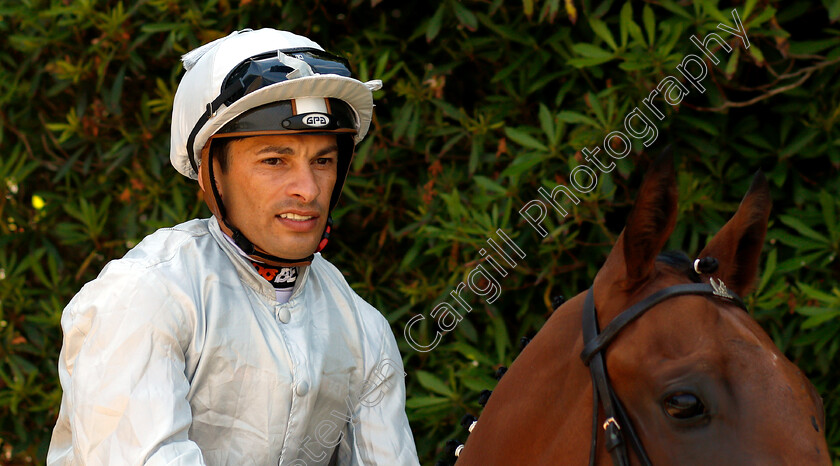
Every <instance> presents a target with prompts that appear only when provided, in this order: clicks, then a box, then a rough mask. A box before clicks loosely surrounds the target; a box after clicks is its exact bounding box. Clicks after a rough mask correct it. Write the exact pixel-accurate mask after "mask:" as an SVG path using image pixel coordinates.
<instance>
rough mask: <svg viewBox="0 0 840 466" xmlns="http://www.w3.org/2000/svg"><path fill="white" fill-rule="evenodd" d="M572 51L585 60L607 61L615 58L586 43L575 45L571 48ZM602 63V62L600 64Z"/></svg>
mask: <svg viewBox="0 0 840 466" xmlns="http://www.w3.org/2000/svg"><path fill="white" fill-rule="evenodd" d="M572 50H574V51H575V53H577V54H578V55H583V56H584V57H587V58H594V59H598V60H604V61H609V60H612V59H613V58H615V55H614V54H612V53H610V52H607V51H606V50H604V49H602V48H600V47H597V46H595V45H592V44H587V43H577V44H575V45H573V46H572ZM601 63H603V62H601Z"/></svg>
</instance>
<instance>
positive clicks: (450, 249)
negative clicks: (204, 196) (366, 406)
mask: <svg viewBox="0 0 840 466" xmlns="http://www.w3.org/2000/svg"><path fill="white" fill-rule="evenodd" d="M733 7H734V8H737V10H738V12H739V15H740V18H741V19H742V20H743V22H744V24H745V26H746V28H747V33H748V37H749V40H750V48H749V49H746V50H745V49H744V46H743V44H742V43H741V41H740V40H739V39H738V38H736V37H734V36H732V35H730V34H728V33H726V32H724V31H721V30H719V29H717V28H716V27H717V24H718V23H720V22H723V23H725V24H727V25H732V24H733V20H732V16H731V13H730V11H731V10H732V8H733ZM838 18H840V7H838V3H837V2H836V1H823V2H821V3H820V2H781V1H778V0H770V1H769V2H757V1H755V0H745V1H743V2H736V3H735V4H734V5H722V4H721V3H720V2H718V1H717V0H702V1H696V2H693V3H692V2H688V1H679V2H677V1H670V0H667V1H666V0H662V1H658V2H650V3H642V2H629V1H628V2H623V1H612V0H606V1H604V2H597V4H591V3H589V2H583V3H581V2H580V1H574V0H563V1H560V0H522V1H519V0H508V1H505V0H462V1H456V0H442V1H437V2H421V1H401V2H382V1H381V0H371V1H370V2H368V1H366V0H315V1H312V2H281V1H268V0H239V1H236V0H191V1H174V0H146V1H137V2H121V1H114V0H77V1H72V2H71V1H60V0H26V1H17V0H14V1H13V0H0V37H2V39H0V40H1V41H2V47H0V62H2V67H1V68H0V74H2V77H0V150H2V158H0V183H2V184H1V185H0V186H1V187H2V189H3V196H0V234H2V236H0V243H2V246H3V248H2V250H0V443H2V451H0V463H5V462H8V463H10V464H12V463H15V464H16V463H24V462H26V461H27V458H30V459H33V460H34V461H35V462H42V461H43V459H44V457H45V454H46V447H47V445H48V442H49V437H50V432H51V428H52V426H53V424H54V421H55V418H56V415H57V412H58V404H59V401H60V395H61V394H60V387H59V385H58V380H57V374H56V366H57V358H58V352H59V349H60V346H61V330H60V325H59V323H60V317H61V311H62V309H63V307H64V305H66V303H67V302H68V301H69V299H70V298H71V297H72V296H73V295H74V294H75V292H76V291H78V289H79V288H80V287H81V285H82V284H83V283H85V282H86V281H89V280H91V279H92V278H94V277H95V276H96V274H97V273H98V271H99V270H100V269H101V268H102V267H103V266H104V264H105V263H106V262H107V261H108V260H111V259H113V258H117V257H120V256H122V255H123V254H124V253H125V251H126V250H127V249H128V248H130V247H131V246H133V245H134V244H136V243H137V242H138V241H139V240H140V239H142V238H143V237H144V236H145V235H147V234H148V233H150V232H152V231H154V230H155V229H156V228H160V227H164V226H169V225H172V224H174V223H177V222H181V221H184V220H186V219H189V218H193V217H195V216H206V215H208V212H207V210H206V208H205V207H204V206H203V203H202V202H201V200H200V197H199V196H198V193H197V187H196V186H195V185H194V184H193V183H192V182H190V181H189V180H186V179H184V178H182V177H181V176H180V175H178V174H177V173H176V172H175V171H174V170H173V169H172V168H171V167H170V166H169V162H168V154H169V149H168V147H169V134H168V129H169V123H170V114H171V105H172V98H173V95H174V92H175V89H176V86H177V82H178V79H179V77H180V75H181V73H182V70H181V68H180V63H179V61H178V58H179V56H180V55H181V54H183V53H185V52H187V51H189V50H190V49H192V48H194V47H196V46H198V45H200V44H201V43H204V42H207V41H209V40H212V39H215V38H217V37H220V36H222V35H225V34H227V33H229V32H230V31H232V30H234V29H240V28H243V27H253V28H257V27H263V26H270V27H277V28H284V29H289V30H292V31H295V32H298V33H302V34H306V35H308V36H310V37H312V38H313V39H315V40H316V41H317V42H319V43H320V44H321V45H323V46H324V47H325V48H326V49H328V50H332V51H341V52H343V53H344V54H345V55H346V56H347V57H348V58H349V59H350V61H351V63H352V64H353V66H354V68H355V70H356V72H357V74H358V75H359V76H360V77H361V78H362V79H373V78H380V79H383V81H384V82H385V88H384V90H382V91H379V92H377V93H376V95H375V98H376V101H377V109H376V110H377V112H376V113H377V114H376V120H375V122H374V126H373V130H372V132H371V135H370V136H369V137H368V139H367V140H366V141H365V142H364V143H363V144H362V145H361V147H360V148H359V150H358V152H357V156H356V159H355V161H354V163H353V166H352V173H351V176H350V178H349V179H348V181H347V185H346V188H345V192H344V196H343V202H342V203H341V204H340V206H339V209H338V211H337V212H336V215H335V217H336V228H335V235H334V237H335V241H333V242H331V244H330V246H329V248H328V249H327V251H326V252H325V255H326V257H327V258H329V259H330V260H331V261H333V262H334V263H335V264H336V265H337V266H338V267H339V269H341V270H342V271H344V272H345V274H346V275H347V277H348V280H349V281H350V282H351V284H352V285H353V286H354V287H355V288H356V290H357V291H358V292H359V293H360V294H361V295H362V296H363V297H364V298H366V299H367V300H368V301H370V302H371V303H372V304H373V305H375V306H376V307H377V308H379V309H380V310H381V311H382V312H383V313H384V314H385V315H386V316H387V317H388V319H389V321H390V322H391V323H392V324H393V329H394V332H395V334H396V335H397V337H398V341H399V343H400V346H401V349H402V351H403V355H404V358H405V363H406V367H407V371H408V377H407V380H406V382H407V386H408V402H407V406H408V413H409V418H410V420H411V423H412V427H413V429H414V433H415V438H416V442H417V445H418V449H419V452H420V455H421V461H422V463H423V464H428V463H433V462H434V458H435V457H436V456H437V455H438V454H439V453H440V450H441V447H442V445H443V443H444V441H445V440H446V439H448V438H451V437H461V438H463V437H464V434H463V433H462V431H461V428H460V427H459V426H457V421H458V419H459V418H460V417H461V415H462V414H463V413H464V412H465V411H470V412H473V413H477V412H478V411H479V407H478V405H477V402H476V399H477V394H478V393H479V392H480V391H481V390H483V389H488V388H492V387H493V385H494V384H495V381H494V380H493V378H492V376H491V374H492V373H493V371H494V370H495V368H496V367H498V366H500V365H509V364H510V363H511V362H512V360H513V359H514V358H515V357H516V347H517V345H518V344H517V342H518V341H519V339H520V337H522V336H524V335H528V334H531V333H533V332H536V331H537V330H538V329H539V328H540V327H541V325H542V324H543V322H544V321H545V320H546V318H547V317H548V316H549V315H550V312H551V306H550V297H551V296H553V295H557V294H562V295H565V296H572V295H574V294H577V293H578V292H580V291H582V290H585V289H586V288H587V287H588V285H589V283H590V282H591V280H592V278H593V276H594V273H595V271H597V270H598V268H599V267H600V264H601V262H602V261H603V258H604V257H605V255H606V253H607V251H608V248H609V246H610V245H611V244H612V242H613V241H614V240H615V237H616V235H617V234H618V232H619V231H620V229H621V227H622V226H623V222H624V218H625V216H626V214H627V212H628V209H629V206H630V205H631V204H632V198H633V197H634V196H635V193H636V192H637V189H638V186H639V182H640V179H641V175H642V174H643V173H644V171H645V168H646V167H647V165H648V164H649V161H650V160H651V154H653V153H658V152H659V151H660V150H661V148H663V147H664V146H665V145H666V144H667V143H671V144H673V146H674V147H675V149H676V152H677V154H678V169H679V171H680V173H679V182H680V183H679V189H680V199H681V204H680V219H679V221H678V225H677V228H676V231H675V232H674V235H673V236H672V238H671V240H670V243H669V247H671V248H674V249H683V250H685V251H687V252H689V254H693V253H696V252H698V251H699V249H701V248H702V246H703V244H704V243H705V241H706V240H707V239H708V238H709V235H710V234H712V233H714V232H715V231H717V230H718V229H719V227H720V226H721V225H722V224H723V222H724V221H725V220H726V219H728V218H729V216H730V215H731V213H732V212H733V211H734V209H735V207H736V206H737V201H738V199H739V198H740V196H741V195H742V194H743V193H744V192H745V191H746V188H747V186H748V183H749V181H750V178H751V176H750V175H751V173H752V172H754V171H755V170H756V169H758V168H762V169H763V170H764V171H765V173H766V174H767V176H768V178H769V180H770V182H771V186H772V189H773V198H774V211H773V214H772V215H771V225H770V230H769V235H768V236H769V237H768V240H769V243H768V244H767V245H766V247H765V255H764V258H763V260H764V262H763V269H762V272H761V276H760V283H759V287H758V291H757V292H756V293H754V294H753V295H751V296H749V297H748V304H749V306H750V309H751V310H752V312H753V315H754V317H755V318H756V319H757V320H758V321H759V322H760V323H761V324H762V326H763V327H764V328H765V329H766V330H767V332H768V333H769V334H770V335H771V336H772V338H773V339H774V341H775V342H776V344H777V345H778V346H779V347H780V348H781V349H782V350H783V351H784V352H785V353H786V354H787V355H788V357H790V358H791V359H792V360H793V361H794V362H796V363H797V364H798V365H799V367H801V368H802V369H803V371H805V373H806V374H807V375H808V376H809V377H810V378H811V380H812V381H813V382H814V384H815V385H816V386H817V388H818V389H819V391H820V393H821V394H822V395H823V396H824V397H825V401H826V413H827V419H828V422H829V425H828V430H827V435H828V438H829V445H830V447H831V449H832V454H833V456H834V457H835V458H837V457H838V456H840V424H838V420H840V376H838V374H837V370H836V368H837V367H838V362H840V356H838V351H840V288H838V278H840V262H839V261H838V259H837V255H838V252H840V188H838V186H840V182H838V175H839V174H838V167H840V130H838V125H837V121H838V119H840V72H838V58H839V57H840V30H838V28H837V23H836V21H837V20H838ZM715 31H716V32H718V33H719V34H720V35H721V36H722V37H724V38H725V39H726V40H727V43H728V44H730V45H731V46H732V49H733V51H732V52H731V53H727V52H726V51H724V50H719V51H717V52H716V56H717V57H719V58H720V59H721V62H720V64H719V65H712V64H710V62H709V61H708V60H707V61H706V63H707V66H708V67H709V76H707V77H706V78H705V80H704V81H703V85H704V86H705V88H706V92H705V93H699V92H697V91H694V90H693V91H692V92H691V94H690V95H689V96H687V97H686V98H685V100H684V101H683V102H682V103H681V104H680V105H678V106H676V107H671V106H667V105H665V104H664V103H662V101H661V98H660V100H658V105H659V108H662V109H664V119H663V120H662V121H657V123H656V124H657V125H658V130H659V136H658V139H657V141H656V143H654V144H653V145H652V146H651V147H649V148H644V147H643V146H642V145H641V144H640V143H639V142H638V140H634V141H635V142H634V146H633V151H632V153H631V154H630V155H629V156H627V157H625V158H623V159H621V160H619V161H617V169H616V170H614V171H613V172H612V173H610V174H609V175H602V176H600V177H599V180H598V185H597V188H596V189H595V190H593V191H592V192H591V193H588V194H585V195H581V202H580V204H577V205H573V204H569V206H568V207H567V210H569V215H568V216H567V217H565V218H563V217H560V216H558V215H557V214H556V213H554V212H551V213H549V216H548V218H547V220H546V223H545V226H546V228H547V229H548V231H549V234H548V236H547V237H546V238H545V239H542V238H541V237H540V236H539V235H537V234H536V232H535V231H534V230H533V229H532V228H531V227H530V226H529V225H528V224H527V223H525V222H524V220H523V219H522V217H521V216H520V215H519V214H518V213H517V211H518V210H519V209H520V208H522V206H524V205H525V204H526V203H527V202H528V201H529V200H531V199H535V198H537V188H538V187H540V186H542V187H545V188H546V189H548V190H551V188H553V187H554V186H555V185H557V184H558V183H562V184H568V183H567V181H568V176H569V173H570V172H571V170H572V169H573V168H574V167H575V166H577V165H579V164H581V163H584V159H583V155H582V154H581V152H580V151H581V149H582V148H584V147H588V148H594V147H596V146H599V145H600V144H601V142H602V141H603V139H604V137H605V136H606V135H607V134H608V133H610V132H611V131H614V130H617V129H621V128H623V125H624V118H625V116H626V115H627V114H628V113H630V111H632V110H633V109H634V108H635V107H639V108H640V109H641V108H642V101H643V99H645V98H646V97H648V95H649V93H650V91H651V90H652V89H654V88H655V86H656V85H657V83H659V82H660V81H661V80H662V79H663V78H664V77H665V76H667V75H677V73H676V71H675V67H676V65H677V64H679V63H680V61H681V60H682V59H683V57H685V56H686V54H688V53H695V54H698V55H702V54H700V52H699V50H698V49H697V48H696V47H695V46H694V45H693V44H692V43H691V41H690V40H689V38H690V36H691V35H695V36H697V37H699V38H703V37H705V36H706V34H708V33H710V32H715ZM686 85H687V86H689V85H688V84H686ZM689 88H690V89H693V88H691V87H690V86H689ZM666 107H667V108H666ZM601 155H604V156H605V154H603V152H602V153H601ZM599 174H600V173H599ZM497 228H501V229H503V231H505V232H506V233H508V234H509V235H510V236H511V237H512V238H513V240H514V241H516V243H517V244H518V245H519V246H520V247H521V248H522V249H523V251H525V253H526V254H527V257H526V258H525V259H522V260H519V261H518V262H519V264H518V266H517V267H516V268H515V269H513V270H512V271H511V273H510V274H509V275H508V276H507V277H505V278H503V279H502V278H500V284H501V288H502V293H501V297H500V298H499V299H498V300H497V301H495V302H494V303H493V304H490V305H488V304H486V303H485V301H484V300H483V299H482V298H479V297H476V296H474V295H472V294H471V293H465V294H464V296H465V297H466V299H467V300H468V302H469V303H470V305H471V306H472V308H473V312H471V313H469V314H466V315H465V316H464V320H463V321H461V322H460V323H459V324H458V325H457V327H456V328H455V329H454V330H453V331H452V332H450V333H448V334H445V335H444V336H443V340H442V343H441V344H440V345H439V346H438V347H437V348H435V349H434V350H433V351H430V352H427V353H421V352H416V351H414V350H413V349H412V348H411V347H409V345H408V344H407V342H406V341H405V339H404V338H403V336H402V335H403V328H404V326H405V325H406V323H407V322H408V320H409V319H410V318H411V316H413V315H416V314H423V315H425V316H427V317H428V316H429V313H430V312H431V309H432V308H433V307H434V306H435V305H436V304H437V303H439V302H442V301H445V300H447V299H450V302H451V298H449V292H450V291H451V290H452V289H453V288H454V286H455V285H457V284H458V282H460V281H464V280H465V279H466V277H467V274H468V273H469V272H470V271H471V270H472V269H473V268H474V267H475V266H476V265H477V264H479V263H480V261H481V260H482V257H481V256H480V255H479V253H478V251H479V249H481V248H482V247H484V244H485V240H486V239H487V238H489V237H492V236H493V235H494V232H495V231H496V229H497ZM434 332H435V324H434V321H433V320H432V319H427V320H426V321H424V322H423V324H422V325H419V326H418V327H417V328H415V334H416V335H415V337H416V338H417V339H418V340H420V341H422V342H429V341H431V337H432V336H433V335H434Z"/></svg>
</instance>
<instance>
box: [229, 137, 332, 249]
mask: <svg viewBox="0 0 840 466" xmlns="http://www.w3.org/2000/svg"><path fill="white" fill-rule="evenodd" d="M213 163H214V164H216V165H215V169H214V171H215V172H216V173H218V174H219V175H218V178H217V183H218V187H219V191H220V193H221V195H222V200H223V201H224V203H225V208H226V209H227V215H228V220H229V221H230V223H231V224H232V225H233V226H234V227H236V228H238V229H239V230H240V231H241V232H242V233H243V234H244V235H245V236H246V237H247V238H248V239H249V240H251V242H252V243H254V244H255V245H257V246H259V247H260V248H261V249H263V250H265V251H266V252H268V253H269V254H272V255H274V256H278V257H283V258H287V259H300V258H304V257H306V256H308V255H310V254H312V253H313V252H315V249H317V247H318V243H319V242H320V240H321V234H322V233H323V231H324V227H325V226H326V223H327V214H328V210H329V206H330V197H331V196H332V190H333V187H334V186H335V181H336V169H337V163H338V146H337V145H336V137H335V136H334V135H271V136H252V137H247V138H244V139H240V140H236V141H232V142H231V143H230V144H229V145H228V163H227V165H228V166H227V171H226V172H224V173H223V172H222V171H221V168H220V167H219V164H218V161H217V160H214V161H213Z"/></svg>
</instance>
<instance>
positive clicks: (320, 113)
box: [169, 29, 382, 266]
mask: <svg viewBox="0 0 840 466" xmlns="http://www.w3.org/2000/svg"><path fill="white" fill-rule="evenodd" d="M182 60H183V62H184V68H185V69H186V70H187V71H186V73H185V74H184V77H183V78H181V82H180V84H179V85H178V90H177V92H176V93H175V101H174V103H173V109H172V136H171V138H172V139H171V147H170V154H169V158H170V161H171V162H172V165H173V166H174V167H175V169H176V170H178V172H179V173H181V174H182V175H184V176H187V177H189V178H192V179H198V178H201V181H202V184H203V186H204V189H205V190H206V191H205V192H204V199H205V201H206V202H207V205H208V206H209V207H210V210H211V211H213V214H215V215H216V217H217V218H218V219H219V226H220V227H221V228H222V230H223V231H225V233H227V234H228V235H230V236H231V237H232V238H233V240H234V241H235V242H236V244H237V245H238V246H239V247H240V248H241V249H242V250H243V251H244V252H245V253H246V254H248V255H249V256H251V258H253V259H255V260H258V261H261V262H265V263H268V264H271V265H279V266H292V265H305V264H308V263H309V262H310V261H311V260H312V256H311V255H310V256H309V257H306V258H299V259H286V258H281V257H277V256H273V255H271V254H269V253H268V252H266V251H264V250H262V249H260V248H259V247H258V246H256V245H254V244H253V243H251V242H250V241H249V240H248V239H247V238H246V237H245V235H244V234H243V233H242V232H241V231H239V230H238V229H237V227H236V226H235V225H232V224H231V223H230V221H229V220H228V219H227V213H226V210H225V206H224V203H223V201H222V198H221V196H220V194H219V192H218V190H217V189H216V183H215V177H214V174H213V164H212V162H211V163H207V162H208V161H212V153H211V151H210V150H209V148H210V144H211V142H212V140H213V139H216V138H225V137H244V136H255V135H267V134H301V133H311V134H325V133H326V134H336V136H337V141H338V146H339V154H338V158H339V160H338V167H337V169H338V172H337V177H336V184H335V187H334V188H333V193H332V198H331V199H330V211H331V210H332V209H333V208H334V207H335V204H336V202H337V201H338V197H339V195H340V193H341V188H342V186H343V185H344V180H345V178H346V176H347V172H348V170H349V165H350V161H351V159H352V156H353V149H354V146H355V144H358V143H359V142H360V141H361V140H362V139H363V138H364V137H365V135H366V134H367V131H368V128H369V127H370V120H371V117H372V114H373V91H375V90H378V89H380V88H381V87H382V81H379V80H374V81H368V82H366V83H362V82H361V81H358V80H357V79H354V78H353V77H352V76H351V74H350V69H349V66H348V64H347V61H346V60H344V59H343V58H341V57H338V56H335V55H331V54H329V53H327V52H325V51H324V49H322V48H321V46H319V45H318V44H316V43H315V42H313V41H311V40H309V39H307V38H306V37H303V36H298V35H295V34H292V33H290V32H286V31H278V30H275V29H259V30H257V31H253V30H251V29H244V30H242V31H236V32H233V33H231V34H230V35H228V36H227V37H223V38H221V39H218V40H215V41H213V42H210V43H208V44H205V45H203V46H201V47H199V48H197V49H195V50H193V51H191V52H189V53H187V54H186V55H184V56H183V57H182ZM205 164H206V165H205ZM331 224H332V219H331V218H329V219H328V223H327V226H326V228H325V231H324V233H323V236H322V240H321V243H320V244H319V246H318V249H317V250H318V251H320V250H321V249H323V247H324V246H325V245H326V243H327V239H328V238H329V231H330V226H331Z"/></svg>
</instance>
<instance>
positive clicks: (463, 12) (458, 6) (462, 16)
mask: <svg viewBox="0 0 840 466" xmlns="http://www.w3.org/2000/svg"><path fill="white" fill-rule="evenodd" d="M452 6H454V7H455V17H456V18H458V21H459V22H460V23H461V24H463V25H464V27H466V28H467V29H469V30H470V31H475V30H476V29H478V18H476V16H475V13H473V12H472V11H470V10H469V9H468V8H467V7H465V6H464V5H463V4H462V3H461V2H459V1H458V2H453V3H452Z"/></svg>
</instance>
